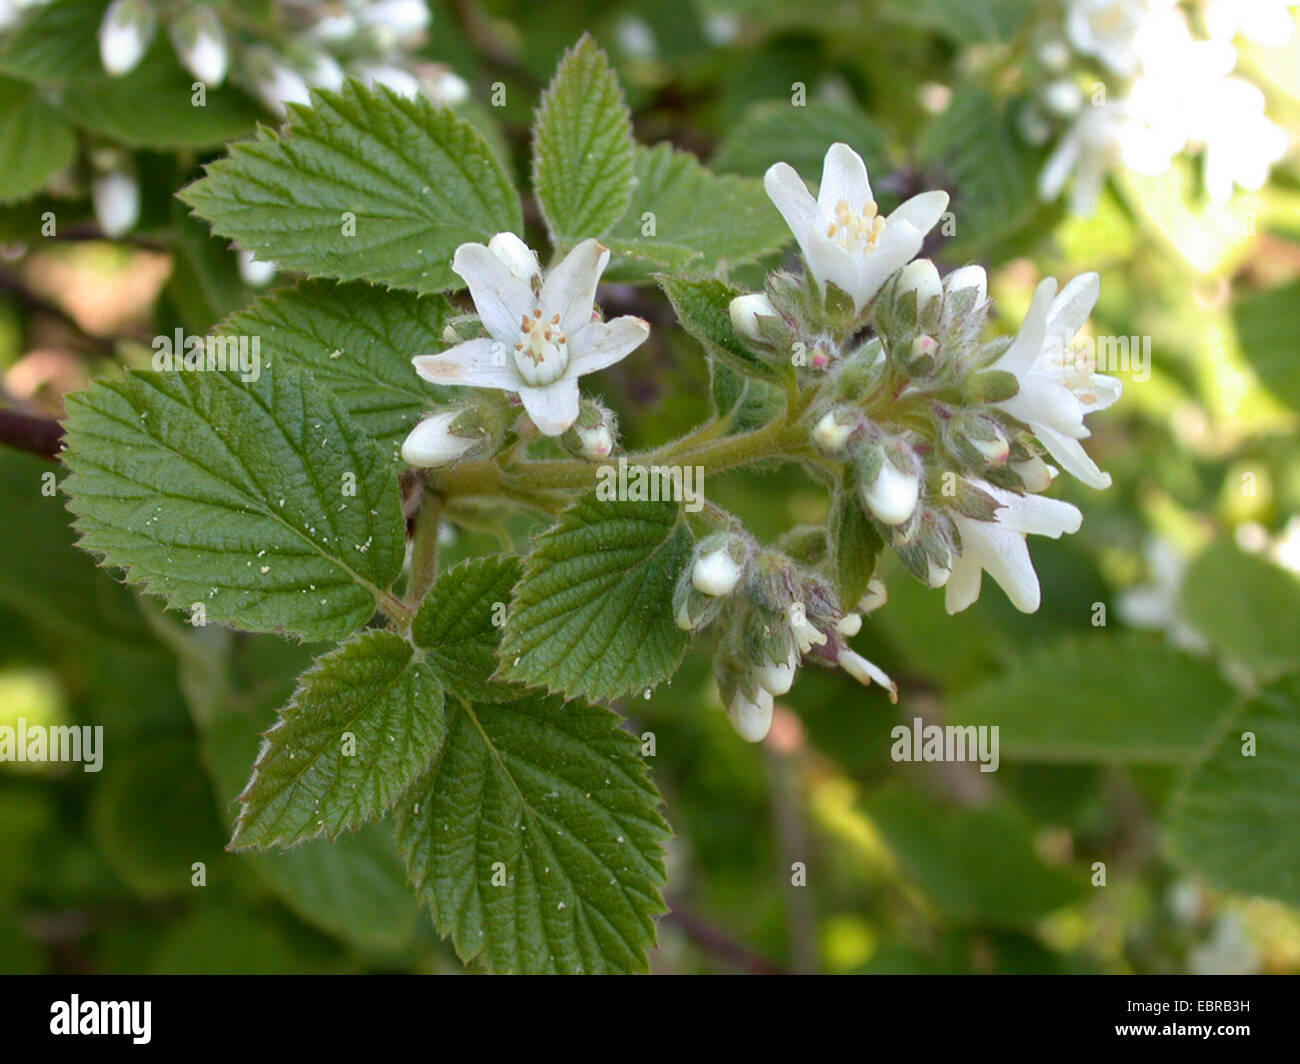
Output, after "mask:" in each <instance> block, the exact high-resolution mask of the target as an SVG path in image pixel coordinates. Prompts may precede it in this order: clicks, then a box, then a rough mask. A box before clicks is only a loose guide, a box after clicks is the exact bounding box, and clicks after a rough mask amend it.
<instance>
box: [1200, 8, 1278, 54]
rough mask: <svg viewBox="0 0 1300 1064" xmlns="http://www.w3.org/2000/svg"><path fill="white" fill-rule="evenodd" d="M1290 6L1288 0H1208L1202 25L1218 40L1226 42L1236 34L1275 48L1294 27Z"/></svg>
mask: <svg viewBox="0 0 1300 1064" xmlns="http://www.w3.org/2000/svg"><path fill="white" fill-rule="evenodd" d="M1293 7H1295V4H1294V3H1291V2H1290V0H1209V3H1208V4H1207V5H1206V8H1205V26H1206V28H1207V29H1208V30H1209V31H1210V36H1211V37H1213V38H1214V39H1215V40H1218V41H1230V40H1232V38H1233V37H1235V36H1236V35H1237V34H1238V33H1240V34H1242V35H1243V36H1246V37H1249V38H1250V39H1251V40H1252V41H1254V42H1255V43H1256V44H1264V45H1268V46H1270V47H1273V48H1277V47H1280V46H1281V45H1284V44H1286V42H1287V41H1289V40H1290V39H1291V34H1292V32H1293V31H1294V30H1295V20H1294V18H1293V17H1292V15H1291V9H1292V8H1293Z"/></svg>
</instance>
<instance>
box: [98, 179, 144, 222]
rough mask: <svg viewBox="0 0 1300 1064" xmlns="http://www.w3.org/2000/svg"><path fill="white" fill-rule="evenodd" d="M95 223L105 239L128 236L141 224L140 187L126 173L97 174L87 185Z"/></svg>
mask: <svg viewBox="0 0 1300 1064" xmlns="http://www.w3.org/2000/svg"><path fill="white" fill-rule="evenodd" d="M90 198H91V200H92V201H93V202H94V205H95V221H96V222H98V223H99V228H100V230H101V231H102V232H103V234H104V235H105V236H107V237H119V236H122V235H123V234H124V233H129V232H130V231H131V230H132V229H134V228H135V223H136V222H138V221H139V220H140V184H139V182H138V181H136V179H135V175H134V174H131V173H129V172H128V171H126V170H115V171H113V172H112V173H109V174H99V175H98V176H97V177H95V179H94V180H93V181H92V182H91V184H90Z"/></svg>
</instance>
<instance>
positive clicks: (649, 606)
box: [500, 471, 691, 702]
mask: <svg viewBox="0 0 1300 1064" xmlns="http://www.w3.org/2000/svg"><path fill="white" fill-rule="evenodd" d="M633 475H635V473H634V472H632V471H630V472H629V476H633ZM690 550H691V535H690V532H689V531H688V529H687V528H686V526H685V524H684V523H683V521H682V519H681V510H680V508H679V506H678V505H677V504H676V503H671V502H632V501H619V500H618V499H610V500H603V499H601V498H598V497H597V496H596V495H589V496H586V497H584V498H582V499H579V500H578V501H577V502H576V503H574V504H573V506H571V507H570V508H569V509H567V510H566V511H565V512H564V513H563V514H562V515H561V517H560V522H559V524H557V525H555V526H554V527H552V528H550V529H548V530H547V531H546V532H544V533H543V534H542V535H541V536H539V537H538V539H537V543H536V546H535V548H534V550H533V552H532V554H530V555H528V557H527V558H526V559H525V560H524V573H523V577H522V579H521V580H520V581H519V584H518V586H516V588H515V591H514V598H513V600H512V602H511V605H510V617H509V620H508V621H507V623H506V634H505V640H504V642H503V643H502V646H501V652H500V656H501V662H502V664H501V670H500V671H501V675H502V676H503V677H504V678H505V679H507V680H517V681H519V682H521V683H524V684H526V685H528V686H530V687H545V688H546V689H547V690H549V691H553V692H558V693H562V694H565V695H567V696H569V697H571V698H579V697H581V698H590V699H592V700H593V701H597V702H604V701H608V700H610V699H613V698H617V697H618V696H619V695H622V694H626V693H627V692H629V691H634V690H635V691H640V690H643V689H648V688H651V687H654V686H655V685H656V684H658V683H659V682H660V681H662V680H666V679H668V677H670V676H671V675H672V674H673V672H674V670H675V669H676V668H677V666H678V665H679V664H680V663H681V660H682V656H683V655H684V654H685V652H686V643H687V636H686V633H685V632H683V631H682V630H681V629H680V628H678V627H677V625H676V624H675V623H674V622H673V616H672V595H673V587H674V586H675V585H676V583H677V578H678V577H679V576H680V575H681V572H682V569H683V568H684V567H685V565H686V562H687V559H688V558H689V555H690Z"/></svg>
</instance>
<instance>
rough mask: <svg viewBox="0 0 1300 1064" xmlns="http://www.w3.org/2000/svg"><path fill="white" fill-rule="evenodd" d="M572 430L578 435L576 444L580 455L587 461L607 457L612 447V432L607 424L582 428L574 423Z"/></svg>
mask: <svg viewBox="0 0 1300 1064" xmlns="http://www.w3.org/2000/svg"><path fill="white" fill-rule="evenodd" d="M573 431H574V432H575V433H576V434H577V436H578V446H579V449H580V450H581V452H582V457H583V458H586V459H587V460H588V461H595V460H596V459H598V458H608V457H609V454H610V452H611V451H612V450H613V449H614V434H613V433H612V432H610V431H609V426H608V425H597V426H596V427H595V428H591V429H584V428H583V427H582V426H580V425H577V424H575V425H574V426H573Z"/></svg>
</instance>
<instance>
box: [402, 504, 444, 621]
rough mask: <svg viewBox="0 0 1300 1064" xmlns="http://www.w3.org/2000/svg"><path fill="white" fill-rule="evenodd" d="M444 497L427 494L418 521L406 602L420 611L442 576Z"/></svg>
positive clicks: (417, 515)
mask: <svg viewBox="0 0 1300 1064" xmlns="http://www.w3.org/2000/svg"><path fill="white" fill-rule="evenodd" d="M442 508H443V497H442V496H441V495H440V494H438V493H437V492H436V491H426V492H425V493H424V499H423V501H421V503H420V510H419V512H418V513H417V514H416V517H415V535H414V537H413V538H412V541H411V575H410V577H409V578H408V579H407V581H406V595H405V596H404V598H403V601H404V602H405V604H406V605H407V606H409V607H410V608H411V609H412V610H415V609H418V607H419V605H420V603H421V602H422V601H424V596H425V595H426V594H428V592H429V588H431V587H432V586H433V581H434V578H435V577H436V576H437V575H438V522H439V519H440V518H441V517H442Z"/></svg>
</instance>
